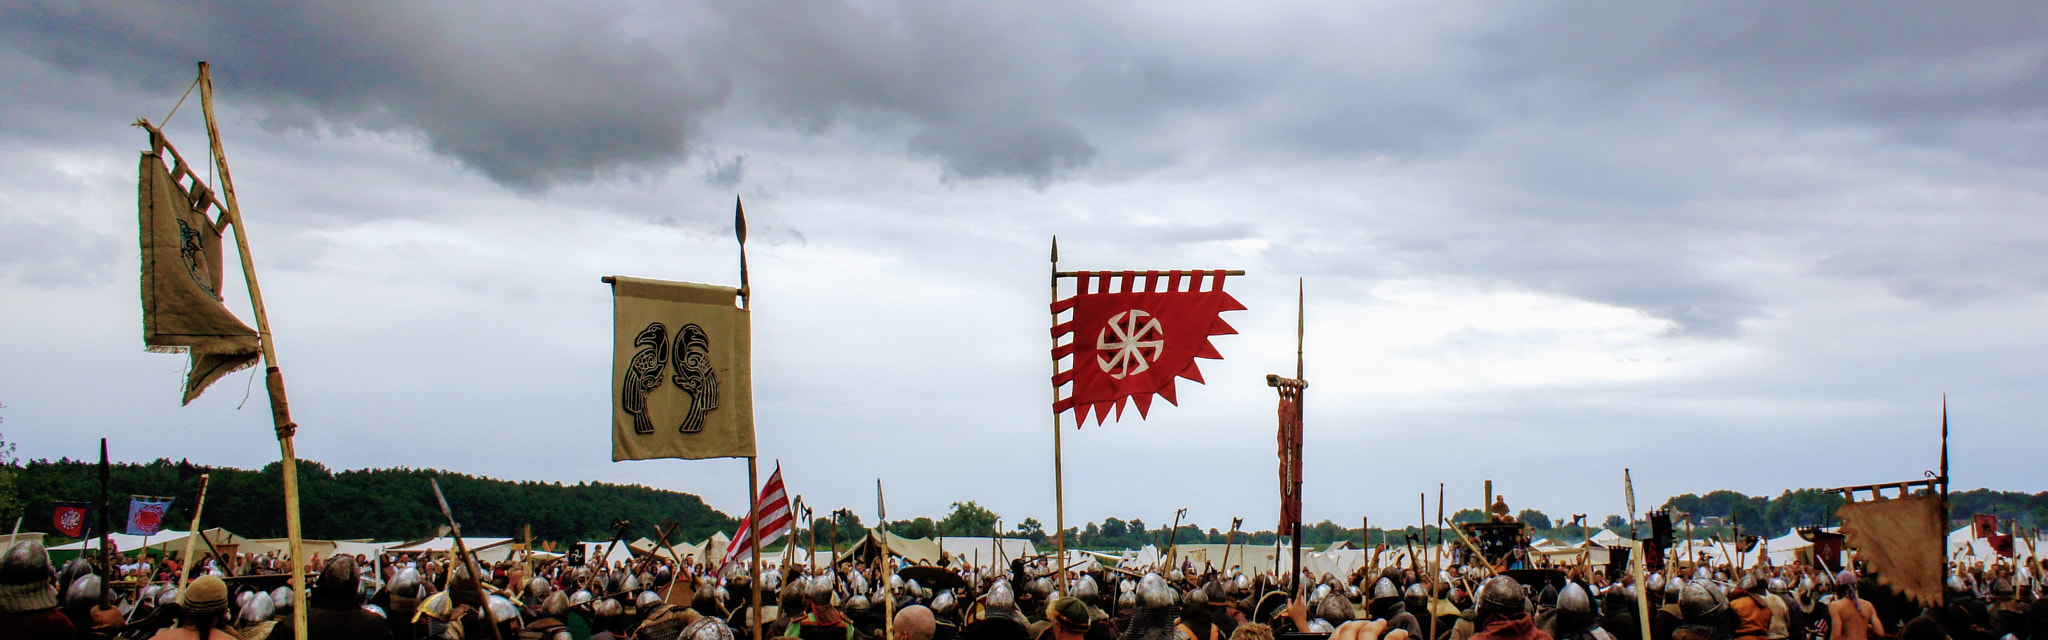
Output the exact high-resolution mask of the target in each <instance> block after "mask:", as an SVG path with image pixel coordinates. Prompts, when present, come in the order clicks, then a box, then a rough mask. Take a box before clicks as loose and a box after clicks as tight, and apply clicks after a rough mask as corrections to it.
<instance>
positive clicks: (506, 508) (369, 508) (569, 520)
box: [0, 459, 739, 542]
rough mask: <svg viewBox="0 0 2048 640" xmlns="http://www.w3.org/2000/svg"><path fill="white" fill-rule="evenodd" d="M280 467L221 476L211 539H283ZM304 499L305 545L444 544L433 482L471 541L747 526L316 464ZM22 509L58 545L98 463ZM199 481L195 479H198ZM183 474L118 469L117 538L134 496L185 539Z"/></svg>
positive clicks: (638, 505) (698, 508)
mask: <svg viewBox="0 0 2048 640" xmlns="http://www.w3.org/2000/svg"><path fill="white" fill-rule="evenodd" d="M279 466H280V464H279V463H276V462H272V463H270V464H269V465H267V466H265V467H263V469H262V470H260V471H249V470H246V469H234V468H227V467H214V468H211V469H206V471H207V472H209V473H211V474H212V476H211V479H210V480H209V482H210V484H211V486H210V487H209V488H208V490H207V495H206V512H205V514H203V515H202V516H201V518H202V520H203V521H202V522H201V523H200V525H201V526H203V527H208V528H211V527H223V528H226V529H227V530H229V531H233V532H235V533H236V534H239V535H242V536H247V537H250V538H281V537H284V535H285V527H284V489H283V483H282V481H281V478H280V474H279V473H278V468H279ZM298 466H299V499H300V504H301V505H302V508H301V514H300V519H301V526H302V527H303V530H304V535H305V536H306V537H307V538H309V539H314V540H348V539H358V538H372V539H376V540H413V539H419V538H426V537H429V536H432V535H434V534H435V532H436V531H438V530H439V528H440V527H442V526H445V525H446V523H447V521H446V520H445V519H444V518H443V517H442V516H441V511H440V507H439V506H437V505H436V504H435V502H434V490H433V488H432V486H431V485H430V484H429V483H428V480H429V479H435V480H439V481H440V483H441V491H442V492H443V493H445V494H447V496H448V506H449V508H450V509H451V510H452V511H454V512H455V518H456V520H457V521H458V522H461V523H462V533H463V535H465V536H486V537H509V536H515V535H518V534H519V532H520V531H522V530H523V529H524V527H525V526H527V525H532V526H533V537H534V539H536V540H553V541H561V542H569V541H576V540H609V539H611V531H610V530H609V528H608V527H610V526H611V524H612V522H613V521H614V520H615V519H624V520H626V521H627V522H628V523H629V525H630V526H629V528H628V530H627V532H626V535H625V539H626V540H627V541H631V540H634V539H636V538H639V537H641V536H646V537H648V538H653V537H654V527H655V525H657V524H660V523H662V522H663V521H664V520H667V519H673V520H674V521H675V522H676V523H677V524H679V525H680V526H681V531H682V535H681V537H680V539H677V538H675V537H671V538H670V539H671V540H672V541H677V542H680V541H684V540H688V541H693V542H702V541H703V540H704V539H705V538H707V537H710V535H711V534H712V533H713V532H715V531H726V532H731V531H732V530H733V528H735V527H737V526H738V524H739V521H738V520H736V519H734V518H733V517H731V516H727V515H725V514H723V513H719V512H718V511H715V510H713V509H712V508H711V507H710V506H709V505H706V504H704V500H703V499H701V498H698V497H697V496H694V495H691V494H687V493H678V492H674V491H662V490H659V489H652V488H648V487H644V486H638V485H617V484H606V483H602V482H579V483H576V484H573V485H565V484H562V483H559V482H557V483H546V482H509V481H505V480H495V479H491V478H483V477H478V476H471V475H465V474H460V473H453V472H448V471H435V470H431V469H402V468H401V469H364V470H357V471H343V472H340V473H334V472H331V471H329V470H328V469H327V467H326V466H323V465H321V464H320V463H318V462H313V461H310V460H301V461H299V465H298ZM10 471H12V475H13V484H14V489H15V496H14V500H11V501H8V502H11V503H12V504H13V505H14V506H15V507H16V509H18V510H19V511H20V512H21V513H19V514H17V513H5V514H0V515H4V517H5V518H6V519H7V525H12V524H13V519H14V516H16V515H24V516H25V520H24V522H23V524H22V528H23V529H24V530H28V531H43V532H46V533H50V532H51V529H52V525H51V513H52V502H54V501H75V502H98V500H99V495H100V481H99V463H98V462H86V461H79V460H69V459H62V460H56V461H48V460H35V461H29V462H27V463H25V464H20V465H19V466H15V467H13V468H12V469H11V470H10ZM188 473H189V472H188ZM181 475H182V474H181V473H180V469H179V464H178V463H177V462H173V461H170V460H157V461H155V462H151V463H148V464H114V465H111V473H109V481H108V491H107V493H108V494H109V496H110V500H111V502H112V503H113V509H112V512H111V513H110V514H109V516H110V518H109V519H110V521H111V522H112V526H113V528H114V529H115V530H116V531H119V530H120V528H121V527H122V526H123V524H124V523H125V522H126V521H127V516H128V497H129V495H130V494H135V495H147V496H169V497H175V498H177V502H175V503H173V504H172V508H171V512H170V513H169V514H167V516H166V517H165V525H164V526H165V528H168V529H175V530H185V529H186V528H187V526H188V525H189V524H190V522H191V518H192V507H193V506H194V505H195V504H196V502H197V498H198V492H199V479H198V478H196V477H181Z"/></svg>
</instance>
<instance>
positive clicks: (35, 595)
mask: <svg viewBox="0 0 2048 640" xmlns="http://www.w3.org/2000/svg"><path fill="white" fill-rule="evenodd" d="M0 585H6V587H5V589H4V590H5V591H7V592H11V593H7V595H4V596H0V607H4V608H5V609H6V610H10V611H35V610H38V609H48V608H51V607H55V606H57V590H56V589H55V588H54V587H53V586H51V585H50V552H49V551H46V550H44V549H43V543H42V542H40V541H36V540H23V541H21V542H16V543H14V545H13V546H10V547H8V548H7V555H5V556H0ZM36 585H41V586H36Z"/></svg>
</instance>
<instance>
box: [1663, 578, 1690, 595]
mask: <svg viewBox="0 0 2048 640" xmlns="http://www.w3.org/2000/svg"><path fill="white" fill-rule="evenodd" d="M1664 592H1665V593H1668V594H1671V597H1674V598H1676V597H1678V596H1679V594H1681V593H1684V592H1685V578H1680V577H1678V576H1672V577H1671V581H1669V582H1666V583H1664Z"/></svg>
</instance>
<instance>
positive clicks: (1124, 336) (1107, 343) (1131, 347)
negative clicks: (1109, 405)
mask: <svg viewBox="0 0 2048 640" xmlns="http://www.w3.org/2000/svg"><path fill="white" fill-rule="evenodd" d="M1095 348H1097V349H1100V350H1103V351H1114V352H1116V353H1115V355H1113V356H1110V357H1107V358H1105V357H1103V356H1099V355H1098V356H1095V363H1096V364H1097V365H1100V366H1101V367H1102V371H1103V372H1104V373H1108V374H1109V377H1111V378H1115V379H1118V380H1122V379H1124V376H1128V375H1131V374H1133V373H1144V372H1145V370H1146V369H1150V368H1152V361H1153V360H1158V359H1159V354H1160V353H1161V352H1164V351H1165V350H1166V329H1165V328H1164V327H1161V326H1160V325H1159V320H1158V319H1156V318H1153V317H1152V314H1150V313H1146V312H1144V311H1143V310H1139V309H1132V310H1130V311H1125V312H1123V313H1119V314H1116V315H1114V316H1110V318H1109V326H1107V327H1103V329H1102V331H1101V332H1100V333H1097V334H1096V336H1095ZM1147 350H1150V352H1149V353H1147Z"/></svg>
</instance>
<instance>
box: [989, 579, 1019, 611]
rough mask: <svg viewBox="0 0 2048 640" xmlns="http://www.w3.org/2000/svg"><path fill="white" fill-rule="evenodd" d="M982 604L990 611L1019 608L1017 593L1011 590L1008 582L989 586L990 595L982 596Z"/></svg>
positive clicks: (1000, 581) (998, 582)
mask: <svg viewBox="0 0 2048 640" xmlns="http://www.w3.org/2000/svg"><path fill="white" fill-rule="evenodd" d="M982 604H983V605H985V606H987V607H988V608H990V609H1009V608H1013V607H1016V606H1017V592H1016V591H1013V590H1011V589H1010V583H1009V581H1007V580H997V581H996V583H995V584H993V585H989V588H988V594H987V595H984V596H982Z"/></svg>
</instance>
